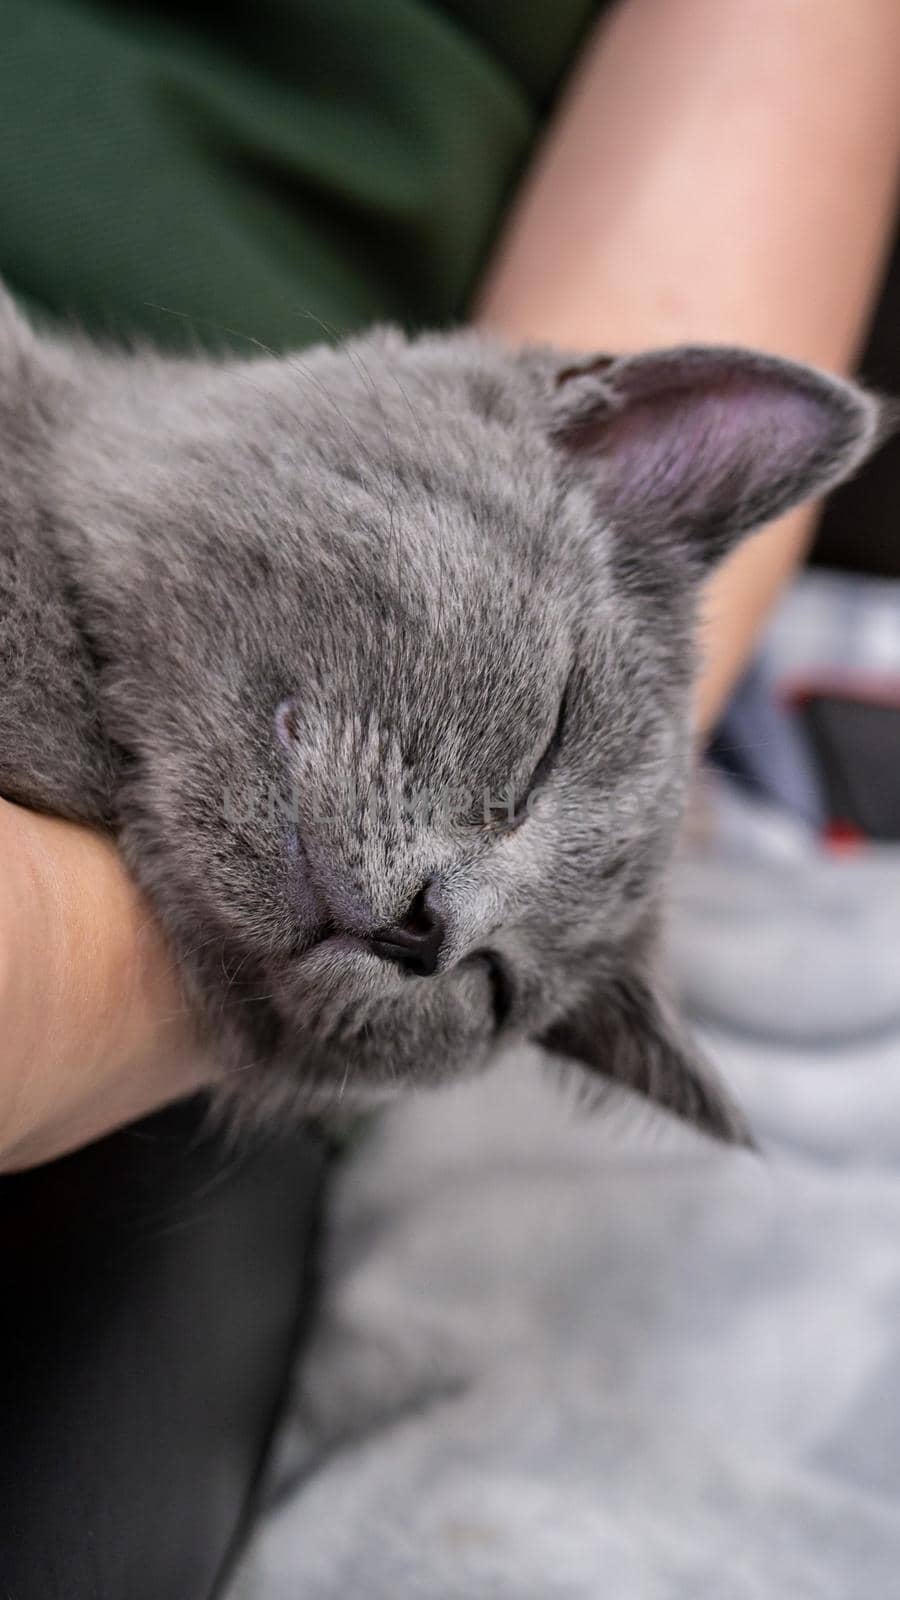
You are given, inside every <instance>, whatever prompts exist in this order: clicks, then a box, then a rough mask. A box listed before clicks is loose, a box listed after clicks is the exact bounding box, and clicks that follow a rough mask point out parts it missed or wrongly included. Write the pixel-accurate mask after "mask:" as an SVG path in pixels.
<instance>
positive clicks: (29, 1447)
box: [0, 1101, 325, 1600]
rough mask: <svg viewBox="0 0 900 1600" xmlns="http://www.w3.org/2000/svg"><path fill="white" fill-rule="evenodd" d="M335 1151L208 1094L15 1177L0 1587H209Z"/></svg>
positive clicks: (269, 1422)
mask: <svg viewBox="0 0 900 1600" xmlns="http://www.w3.org/2000/svg"><path fill="white" fill-rule="evenodd" d="M324 1165H325V1158H324V1155H323V1152H322V1150H321V1148H320V1147H319V1146H318V1145H317V1144H316V1143H314V1142H313V1140H312V1139H311V1137H310V1136H309V1135H307V1134H304V1133H295V1134H293V1135H291V1136H290V1137H282V1138H279V1139H277V1140H273V1139H271V1138H268V1139H265V1140H262V1139H257V1140H255V1141H254V1142H253V1143H252V1144H251V1145H249V1146H247V1147H246V1148H244V1149H243V1150H235V1148H234V1145H233V1141H232V1142H231V1143H230V1144H229V1142H228V1141H226V1140H225V1139H223V1138H222V1137H221V1136H217V1135H215V1134H213V1133H212V1132H211V1131H210V1130H209V1129H208V1127H207V1119H206V1113H205V1108H204V1106H203V1104H202V1102H200V1101H193V1102H191V1103H189V1104H187V1105H182V1106H179V1107H177V1108H175V1109H172V1110H169V1111H166V1112H163V1113H161V1114H159V1115H157V1116H155V1117H152V1118H150V1119H148V1120H146V1121H144V1122H142V1123H140V1124H137V1125H135V1126H134V1127H132V1128H128V1129H125V1130H123V1131H122V1132H120V1133H117V1134H115V1135H113V1136H112V1137H110V1138H108V1139H104V1140H102V1141H101V1142H99V1143H97V1144H95V1145H92V1146H91V1147H89V1148H88V1149H86V1150H82V1151H79V1152H78V1153H77V1154H75V1155H71V1156H66V1157H64V1158H63V1159H61V1160H59V1161H56V1162H53V1163H52V1164H51V1165H49V1166H45V1167H42V1168H39V1169H37V1170H35V1171H32V1172H28V1173H22V1174H17V1175H15V1176H12V1177H7V1178H4V1179H3V1180H0V1249H2V1261H3V1315H2V1320H0V1596H2V1600H209V1597H210V1596H211V1595H212V1594H213V1592H214V1589H215V1587H216V1585H217V1583H218V1581H219V1580H220V1578H221V1576H222V1574H223V1571H224V1570H225V1568H226V1566H227V1563H228V1559H229V1555H230V1553H231V1551H232V1550H233V1548H234V1545H235V1541H236V1539H237V1538H238V1536H239V1532H240V1529H241V1526H242V1523H243V1521H244V1519H245V1518H246V1517H247V1515H248V1511H249V1508H250V1503H251V1496H252V1489H253V1485H254V1482H255V1481H256V1478H257V1474H258V1470H259V1467H260V1464H261V1462H262V1459H263V1455H264V1451H265V1447H266V1444H267V1441H268V1438H269V1435H270V1432H271V1429H272V1426H273V1423H274V1420H275V1416H276V1413H277V1409H278V1406H279V1403H280V1401H281V1399H282V1397H283V1393H284V1387H285V1383H286V1380H287V1375H288V1371H289V1368H290V1364H291V1358H292V1355H293V1353H294V1350H295V1348H296V1346H297V1341H298V1338H299V1337H300V1335H301V1334H302V1331H303V1326H304V1320H305V1317H306V1315H307V1313H308V1311H309V1308H310V1304H311V1284H310V1272H309V1265H308V1263H309V1261H310V1258H311V1251H310V1243H311V1238H312V1234H313V1231H314V1225H315V1219H316V1215H317V1200H318V1195H319V1191H320V1186H321V1182H322V1177H323V1171H324Z"/></svg>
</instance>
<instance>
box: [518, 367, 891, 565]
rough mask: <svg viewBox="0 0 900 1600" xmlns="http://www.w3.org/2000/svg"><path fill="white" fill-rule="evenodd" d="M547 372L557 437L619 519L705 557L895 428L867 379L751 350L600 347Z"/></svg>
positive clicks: (830, 478)
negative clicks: (866, 387) (603, 351)
mask: <svg viewBox="0 0 900 1600" xmlns="http://www.w3.org/2000/svg"><path fill="white" fill-rule="evenodd" d="M545 371H546V369H545ZM548 375H549V376H550V382H551V390H552V393H551V396H550V430H551V435H552V438H553V440H554V442H555V444H556V445H557V446H558V448H559V449H560V450H561V451H562V452H563V453H564V455H565V456H566V457H567V458H568V461H569V463H570V465H571V466H572V467H574V468H575V469H576V470H577V471H578V472H579V473H580V474H584V475H586V476H587V477H589V479H590V480H591V481H592V484H593V485H594V486H595V488H596V493H597V497H598V505H599V506H600V508H601V509H602V511H603V513H604V514H605V515H606V516H607V517H608V519H609V521H610V522H611V523H612V525H613V526H614V527H619V528H621V529H623V531H625V532H633V533H634V534H635V536H640V537H643V538H645V539H646V538H652V537H653V535H658V536H659V537H665V538H666V539H667V540H669V541H671V540H673V539H674V540H676V541H678V542H680V543H683V544H684V545H685V546H686V547H687V548H689V549H690V551H691V552H692V553H693V554H694V555H695V557H696V559H697V561H698V562H699V564H700V566H701V567H705V566H707V565H709V564H710V563H711V562H713V561H716V560H718V558H719V557H720V556H722V555H724V553H725V552H726V550H728V549H729V548H730V546H731V545H732V544H733V543H734V542H735V541H736V540H737V539H738V538H739V537H740V536H741V535H742V534H745V533H749V532H751V531H752V530H753V529H755V528H758V527H761V526H762V525H763V524H764V523H766V522H770V521H771V520H772V519H773V518H775V517H778V516H780V515H781V513H782V512H784V511H787V510H788V509H789V508H790V507H791V506H794V505H797V504H799V503H801V502H802V501H805V500H809V499H812V498H814V497H817V496H818V495H821V494H823V493H824V492H825V491H826V490H828V489H830V488H832V487H833V486H834V485H835V484H837V483H839V482H840V481H841V480H842V479H844V478H846V477H848V476H849V474H850V473H852V472H853V471H854V470H855V469H856V468H857V467H858V466H859V465H860V463H861V462H862V461H863V460H864V459H865V457H866V456H867V455H868V454H869V452H870V451H871V450H872V449H873V448H874V447H875V445H876V444H877V443H878V442H879V441H880V438H881V437H883V434H884V432H886V431H887V430H886V428H885V427H884V420H883V408H882V407H881V405H880V403H879V402H878V401H877V400H876V399H875V398H874V397H872V396H871V395H868V394H866V393H865V392H864V391H863V390H862V389H860V388H859V387H858V386H857V385H855V384H853V383H847V382H844V381H843V380H841V379H839V378H833V377H829V376H827V375H826V374H825V373H822V372H818V371H816V370H814V369H813V368H810V367H806V366H801V365H798V364H797V363H796V362H791V361H783V360H780V359H778V358H777V357H774V356H766V355H761V354H759V353H757V352H755V351H748V350H739V349H729V348H719V347H716V346H684V347H681V348H678V349H673V350H662V351H650V352H649V353H647V354H644V355H638V356H623V357H621V358H618V359H617V358H615V357H613V356H608V355H607V356H597V357H593V358H591V359H589V360H586V361H584V362H577V363H575V364H569V365H567V366H560V365H557V366H556V369H555V371H554V372H553V373H552V374H548Z"/></svg>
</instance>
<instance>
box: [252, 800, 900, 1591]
mask: <svg viewBox="0 0 900 1600" xmlns="http://www.w3.org/2000/svg"><path fill="white" fill-rule="evenodd" d="M734 804H738V802H735V801H734V798H733V796H732V797H730V798H729V797H725V798H724V799H723V797H722V796H721V795H719V796H718V797H717V806H716V815H717V817H718V819H719V823H720V824H722V821H723V818H724V819H725V821H726V822H728V821H729V818H730V822H732V823H733V821H734V818H733V815H731V812H730V811H729V807H732V808H733V806H734ZM739 804H740V806H743V805H744V802H740V803H739ZM720 831H721V832H724V834H726V835H728V836H729V837H731V838H732V840H733V838H734V836H735V829H734V828H733V827H731V826H730V825H729V826H725V827H724V828H720ZM736 832H737V835H738V836H739V837H740V839H741V840H742V847H741V850H740V851H737V852H735V850H734V849H733V848H729V849H724V850H723V849H717V848H716V847H715V844H713V845H712V846H710V844H709V840H708V839H707V843H706V845H705V847H704V850H703V852H702V853H701V854H698V853H697V852H696V851H695V852H694V854H693V855H692V857H691V858H690V859H688V860H687V861H686V862H685V864H684V866H683V868H682V870H681V874H680V879H679V893H678V894H677V896H676V914H675V918H674V922H673V927H672V936H671V946H672V955H673V961H674V962H675V965H676V968H677V970H678V972H679V975H680V978H681V982H682V987H683V989H684V991H685V993H686V995H687V998H688V1000H689V1002H690V1005H691V1008H692V1011H693V1013H694V1015H695V1018H696V1019H697V1020H698V1021H699V1023H700V1024H701V1026H702V1028H703V1030H704V1032H705V1035H706V1042H707V1046H708V1049H709V1051H710V1053H711V1054H712V1055H713V1056H715V1057H716V1059H717V1060H718V1062H719V1064H720V1066H721V1067H722V1068H723V1070H724V1071H725V1073H726V1075H727V1076H728V1077H729V1078H730V1079H731V1081H732V1083H733V1086H734V1088H735V1091H736V1093H737V1094H738V1096H739V1097H740V1098H741V1100H742V1101H743V1103H744V1105H745V1107H746V1108H747V1110H748V1112H749V1114H750V1116H751V1119H752V1120H753V1121H754V1123H755V1125H756V1128H757V1130H758V1131H759V1132H760V1133H761V1135H762V1138H763V1145H764V1150H763V1155H762V1156H761V1157H754V1156H749V1155H746V1154H738V1153H732V1152H726V1151H721V1150H718V1149H715V1148H714V1147H712V1146H711V1145H709V1144H707V1143H705V1142H704V1141H702V1140H700V1139H699V1138H697V1137H695V1136H693V1135H691V1134H689V1133H687V1132H685V1131H684V1130H682V1129H680V1128H677V1127H675V1126H674V1125H671V1124H669V1123H668V1122H666V1121H665V1120H664V1119H662V1118H658V1117H654V1116H652V1115H651V1114H650V1113H648V1112H647V1111H646V1110H645V1109H643V1108H642V1107H641V1106H639V1105H638V1104H637V1103H636V1102H633V1101H629V1100H628V1099H626V1098H625V1097H624V1096H623V1097H622V1099H621V1100H620V1101H618V1102H617V1103H616V1104H615V1105H614V1106H612V1107H611V1108H610V1110H609V1111H608V1112H607V1113H606V1114H605V1115H604V1116H602V1117H600V1118H594V1119H587V1120H586V1119H585V1117H584V1115H583V1113H581V1112H580V1111H579V1110H578V1108H577V1103H576V1097H575V1095H574V1094H573V1093H571V1092H569V1091H567V1088H566V1084H565V1081H564V1080H563V1081H562V1082H561V1081H560V1075H559V1072H558V1071H557V1070H554V1069H553V1067H552V1065H551V1064H548V1063H547V1062H546V1061H541V1060H539V1059H538V1057H537V1055H536V1054H534V1053H527V1052H523V1053H519V1054H516V1055H512V1056H510V1057H508V1058H507V1059H506V1060H505V1061H503V1062H502V1063H501V1064H500V1065H499V1066H498V1068H497V1069H496V1070H495V1071H494V1072H493V1073H492V1074H491V1075H489V1076H488V1077H487V1078H485V1079H483V1080H481V1081H479V1082H477V1083H472V1084H469V1085H465V1086H460V1087H458V1088H455V1089H453V1090H450V1091H445V1092H443V1093H441V1094H434V1095H431V1096H427V1097H422V1098H420V1099H418V1100H414V1101H410V1102H407V1103H406V1104H404V1105H402V1106H400V1107H398V1108H397V1109H396V1110H395V1111H394V1112H392V1113H390V1114H388V1115H385V1116H384V1117H383V1118H382V1119H381V1120H380V1121H379V1122H378V1123H376V1124H375V1125H374V1126H373V1128H372V1129H371V1130H370V1132H369V1134H368V1135H367V1136H366V1138H365V1139H364V1140H363V1142H362V1144H361V1145H360V1147H359V1148H358V1150H357V1151H356V1153H355V1154H354V1156H353V1158H352V1159H351V1160H349V1161H348V1162H347V1164H346V1167H345V1169H344V1171H343V1175H342V1177H341V1179H340V1182H339V1184H338V1186H337V1192H336V1195H335V1197H334V1204H333V1208H332V1211H331V1214H330V1219H329V1226H328V1232H327V1251H326V1267H325V1286H324V1303H323V1308H322V1315H321V1317H320V1320H319V1323H318V1326H317V1330H316V1335H315V1339H314V1342H313V1348H312V1351H311V1353H310V1354H309V1356H308V1358H307V1360H306V1361H305V1362H304V1363H303V1365H302V1367H301V1370H300V1371H299V1373H298V1377H297V1385H296V1392H295V1395H294V1398H293V1402H292V1404H291V1406H290V1408H289V1414H288V1416H287V1418H286V1420H285V1423H284V1426H283V1428H282V1431H281V1435H280V1438H279V1441H278V1448H277V1451H276V1455H275V1460H274V1463H273V1471H272V1478H271V1484H270V1494H269V1501H268V1509H267V1511H266V1514H265V1516H264V1517H263V1519H262V1520H261V1522H260V1525H259V1528H258V1531H257V1533H256V1536H255V1538H254V1540H253V1542H252V1545H251V1547H250V1549H249V1550H248V1552H247V1554H246V1558H245V1560H244V1563H243V1566H242V1569H241V1571H240V1573H239V1575H238V1577H237V1579H236V1581H235V1583H234V1586H233V1590H232V1595H231V1600H707V1597H708V1600H889V1597H891V1596H894V1595H897V1594H900V852H898V851H893V850H890V849H882V850H880V851H878V852H877V853H870V854H865V855H861V856H860V857H858V858H851V859H848V860H840V859H838V860H833V859H828V858H826V857H823V856H822V855H821V854H820V852H819V851H818V850H817V849H816V848H814V847H813V845H812V843H811V840H810V838H808V837H806V836H804V835H803V833H802V830H800V832H799V833H798V832H797V831H796V830H794V831H793V832H792V830H791V828H790V827H787V828H786V827H785V825H784V819H783V817H780V818H779V817H776V816H775V815H774V814H772V815H769V814H767V813H766V811H765V808H761V809H758V810H757V811H756V812H755V813H754V814H753V815H752V816H751V815H749V814H748V815H745V816H742V818H741V826H740V827H739V828H738V829H737V830H736ZM748 841H750V843H749V844H748Z"/></svg>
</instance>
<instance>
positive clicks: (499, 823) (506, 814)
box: [484, 689, 568, 833]
mask: <svg viewBox="0 0 900 1600" xmlns="http://www.w3.org/2000/svg"><path fill="white" fill-rule="evenodd" d="M567 701H568V689H566V690H564V691H563V695H562V698H561V700H560V703H559V712H558V715H557V718H556V723H555V724H554V728H553V732H552V733H551V735H550V738H549V739H548V741H547V743H546V745H545V746H544V749H543V751H542V753H541V755H540V757H539V758H538V761H537V763H536V764H535V766H534V767H533V768H532V771H531V775H530V777H529V778H528V779H527V780H526V782H525V783H523V784H520V785H519V786H518V787H515V788H510V789H509V790H507V792H506V794H505V795H504V796H503V799H502V801H501V803H500V804H496V803H493V802H492V803H491V804H489V805H488V806H486V807H485V815H484V827H485V829H486V830H487V831H489V832H491V833H512V832H514V831H515V829H516V828H520V827H521V825H522V823H523V822H524V821H525V819H526V817H527V816H528V814H529V811H530V809H531V806H532V804H533V803H534V801H535V799H536V797H537V796H538V794H539V793H540V791H541V788H542V787H543V785H544V783H545V782H546V780H547V778H548V777H549V776H550V773H551V772H552V770H553V767H554V764H555V762H556V758H557V756H558V754H559V749H560V745H561V744H562V737H563V730H564V727H565V719H566V707H567Z"/></svg>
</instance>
